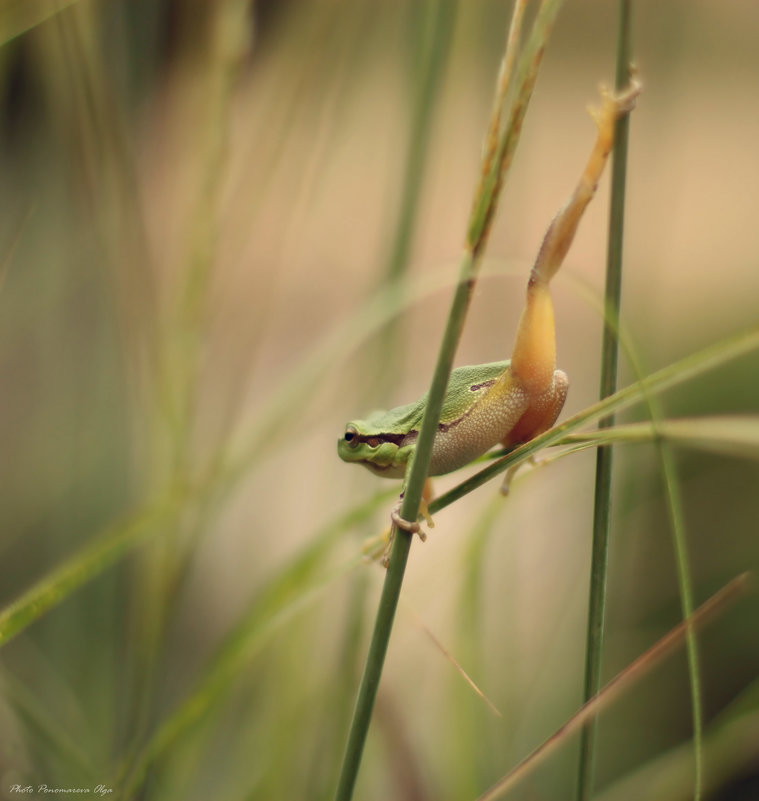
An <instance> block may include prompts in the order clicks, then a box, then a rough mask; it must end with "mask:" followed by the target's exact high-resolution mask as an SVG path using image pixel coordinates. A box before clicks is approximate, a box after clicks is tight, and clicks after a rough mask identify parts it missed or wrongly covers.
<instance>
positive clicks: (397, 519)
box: [390, 501, 429, 542]
mask: <svg viewBox="0 0 759 801" xmlns="http://www.w3.org/2000/svg"><path fill="white" fill-rule="evenodd" d="M390 519H391V520H392V521H393V523H395V525H396V526H397V527H398V528H402V529H403V530H404V531H408V533H409V534H411V535H412V536H413V535H414V534H416V535H417V536H418V537H419V539H420V540H421V541H422V542H426V541H427V532H426V531H425V530H424V529H423V528H422V527H421V526H420V525H419V523H418V522H417V521H416V520H414V522H413V523H412V522H411V521H410V520H405V519H404V518H402V517H401V502H400V501H399V502H398V504H397V505H396V506H395V508H394V509H393V511H392V512H391V513H390ZM427 521H428V522H429V517H427Z"/></svg>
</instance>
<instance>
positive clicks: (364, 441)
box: [337, 420, 407, 478]
mask: <svg viewBox="0 0 759 801" xmlns="http://www.w3.org/2000/svg"><path fill="white" fill-rule="evenodd" d="M403 439H404V435H402V434H387V433H378V432H377V430H376V429H374V427H372V426H369V425H368V424H367V422H366V421H365V420H354V421H352V422H350V423H348V425H346V426H345V433H344V434H343V436H342V437H340V439H339V440H338V441H337V455H338V456H339V457H340V458H341V459H342V460H343V461H344V462H355V463H357V464H362V465H364V467H366V468H367V469H368V470H371V471H372V473H375V474H376V475H378V476H384V477H385V478H403V476H404V474H405V472H406V458H407V455H406V454H405V453H404V452H405V451H406V449H403V448H402V447H401V445H402V440H403ZM404 456H405V458H403V457H404Z"/></svg>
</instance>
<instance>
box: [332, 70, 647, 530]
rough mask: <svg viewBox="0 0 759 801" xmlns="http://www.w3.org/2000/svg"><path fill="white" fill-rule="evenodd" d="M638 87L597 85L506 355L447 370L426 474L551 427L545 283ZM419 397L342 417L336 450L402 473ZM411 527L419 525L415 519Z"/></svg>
mask: <svg viewBox="0 0 759 801" xmlns="http://www.w3.org/2000/svg"><path fill="white" fill-rule="evenodd" d="M639 93H640V84H639V83H638V82H637V80H635V79H634V78H633V79H632V80H631V82H630V85H629V87H628V88H627V89H626V90H624V91H622V92H620V93H618V94H612V93H611V92H609V91H606V90H603V89H602V90H601V96H602V103H601V107H600V109H596V110H594V109H591V116H592V117H593V119H594V121H595V123H596V126H597V129H598V131H597V138H596V141H595V144H594V146H593V150H592V151H591V155H590V158H589V159H588V162H587V164H586V167H585V170H584V171H583V173H582V176H581V178H580V181H579V183H578V185H577V187H576V188H575V190H574V192H573V194H572V196H571V197H570V199H569V201H568V202H567V203H566V205H565V206H564V207H563V208H562V209H561V210H560V211H559V213H558V214H557V215H556V217H555V218H554V219H553V221H552V222H551V224H550V226H549V227H548V231H547V232H546V235H545V237H544V239H543V244H542V245H541V247H540V251H539V253H538V256H537V259H536V261H535V264H534V265H533V267H532V270H531V271H530V277H529V281H528V284H527V298H526V303H525V307H524V310H523V312H522V316H521V318H520V320H519V324H518V325H517V331H516V338H515V342H514V347H513V350H512V353H511V359H509V360H506V361H500V362H491V363H488V364H478V365H473V366H467V367H458V368H457V369H455V370H453V372H452V373H451V376H450V380H449V383H448V388H447V391H446V394H445V399H444V402H443V409H442V413H441V416H440V422H439V423H438V431H437V435H436V437H435V443H434V447H433V451H432V459H431V462H430V468H429V475H430V476H437V475H443V474H445V473H449V472H451V471H453V470H456V469H458V468H459V467H463V466H464V465H466V464H468V463H469V462H471V461H472V460H473V459H475V458H477V457H478V456H481V455H482V454H484V453H486V452H487V451H488V450H490V449H491V448H492V447H494V446H496V445H498V444H499V443H500V444H502V445H505V446H507V447H510V446H514V445H517V444H520V443H523V442H527V441H528V440H530V439H532V438H533V437H535V436H537V435H538V434H541V433H542V432H544V431H546V430H547V429H548V428H550V427H551V426H552V425H553V424H554V422H555V420H556V418H557V417H558V416H559V413H560V412H561V409H562V407H563V406H564V400H565V398H566V396H567V389H568V388H569V380H568V378H567V375H566V373H564V372H562V371H561V370H557V369H556V336H555V330H554V313H553V304H552V301H551V295H550V293H549V289H548V284H549V282H550V280H551V278H553V276H554V275H555V273H556V272H557V270H558V269H559V267H560V266H561V263H562V261H563V260H564V257H565V256H566V253H567V251H568V250H569V246H570V245H571V243H572V240H573V238H574V235H575V232H576V230H577V227H578V225H579V222H580V218H581V217H582V214H583V211H584V210H585V207H586V206H587V205H588V203H589V202H590V200H591V199H592V197H593V195H594V193H595V190H596V186H597V184H598V180H599V179H600V177H601V173H602V172H603V168H604V165H605V164H606V161H607V158H608V156H609V153H610V151H611V148H612V144H613V141H614V124H615V122H616V120H617V119H618V118H619V117H620V116H622V115H623V114H627V113H628V112H630V111H631V110H632V109H633V107H634V105H635V100H636V98H637V96H638V94H639ZM425 405H426V395H425V396H423V397H422V398H420V399H419V400H418V401H416V403H409V404H407V405H405V406H399V407H397V408H395V409H391V410H390V411H386V412H376V413H374V414H371V415H369V416H368V417H367V418H366V419H364V420H353V421H352V422H350V423H348V424H347V426H346V427H345V433H344V434H343V436H342V437H341V438H340V439H339V440H338V443H337V452H338V454H339V456H340V458H341V459H343V460H344V461H346V462H355V463H357V464H362V465H364V466H365V467H367V468H368V469H369V470H371V471H372V472H373V473H375V474H376V475H378V476H384V477H386V478H403V477H404V475H405V473H406V467H407V464H408V461H409V457H410V456H411V454H412V453H413V451H414V448H415V447H416V440H417V437H418V434H419V428H420V425H421V422H422V416H423V414H424V410H425ZM394 519H395V518H394ZM396 522H399V521H397V520H396ZM409 525H414V524H409ZM417 526H418V524H417ZM410 530H415V531H418V527H417V528H414V529H410Z"/></svg>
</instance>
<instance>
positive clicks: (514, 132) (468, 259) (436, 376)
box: [335, 0, 562, 801]
mask: <svg viewBox="0 0 759 801" xmlns="http://www.w3.org/2000/svg"><path fill="white" fill-rule="evenodd" d="M561 3H562V0H543V2H542V4H541V6H540V8H539V9H538V12H537V14H536V17H535V22H534V25H533V29H532V31H531V34H530V37H529V39H528V40H527V42H526V44H525V46H524V50H523V52H522V55H521V57H520V59H519V63H518V68H517V70H516V74H515V76H512V75H511V74H509V66H508V65H509V63H510V62H513V61H514V59H513V56H512V53H513V50H512V48H513V47H514V39H515V37H514V35H513V33H512V31H513V30H514V27H515V25H516V26H517V28H518V26H519V25H520V24H521V22H520V21H521V16H520V17H519V18H518V20H517V22H516V23H514V24H512V26H511V28H510V33H509V38H508V42H509V44H508V45H507V48H506V54H505V56H504V64H505V65H506V66H504V67H503V68H502V70H501V75H500V77H499V80H498V86H497V89H496V98H495V101H494V107H493V112H492V115H493V117H492V118H491V126H490V130H491V131H492V129H493V122H492V119H495V120H496V122H495V125H496V126H497V127H496V130H499V131H500V130H502V133H501V134H500V138H499V140H498V146H497V147H496V151H495V157H493V154H492V153H488V152H487V150H486V154H485V157H484V160H483V166H482V179H481V181H480V184H479V187H478V189H477V192H476V193H475V198H474V203H473V205H472V212H471V217H470V220H469V225H468V226H467V231H468V233H467V240H466V247H465V249H464V253H463V255H462V258H461V261H460V265H459V279H458V284H457V286H456V291H455V294H454V297H453V301H452V304H451V309H450V312H449V315H448V321H447V324H446V328H445V332H444V334H443V339H442V342H441V344H440V350H439V353H438V359H437V363H436V365H435V371H434V373H433V377H432V383H431V385H430V390H429V393H428V400H427V407H426V410H425V414H424V418H423V420H422V424H421V429H420V432H419V438H418V439H417V444H416V448H415V451H414V456H413V458H412V459H411V461H410V463H409V467H408V470H407V473H406V486H405V492H404V495H403V501H402V504H401V509H400V515H401V517H402V518H403V519H404V520H416V519H417V517H418V515H419V506H420V503H421V500H422V490H423V487H424V482H425V480H426V478H427V472H428V469H429V462H430V457H431V455H432V445H433V442H434V439H435V434H436V432H437V425H438V421H439V420H440V412H441V409H442V405H443V396H444V394H445V390H446V387H447V385H448V378H449V376H450V373H451V369H452V366H453V359H454V356H455V354H456V349H457V346H458V342H459V339H460V337H461V332H462V331H463V327H464V321H465V319H466V313H467V309H468V308H469V302H470V299H471V297H472V293H473V291H474V286H475V281H476V275H477V267H478V264H479V258H478V257H479V256H480V255H481V254H482V252H483V250H484V247H485V243H486V241H487V237H488V233H489V230H490V223H491V222H492V219H493V217H494V215H495V211H496V207H497V202H498V196H499V193H500V189H501V186H502V184H503V180H504V176H505V173H506V171H507V169H508V166H509V165H510V163H511V159H512V157H513V154H514V151H515V150H516V145H517V142H518V139H519V133H520V131H521V128H522V122H523V120H524V115H525V113H526V111H527V105H528V103H529V100H530V97H531V95H532V90H533V88H534V85H535V81H536V79H537V71H538V67H539V65H540V61H541V59H542V55H543V52H544V49H545V44H546V42H547V40H548V37H549V35H550V31H551V29H552V27H553V22H554V20H555V18H556V15H557V13H558V10H559V8H560V6H561ZM521 8H522V6H521V4H517V9H521ZM516 13H520V12H519V11H517V12H516ZM504 76H505V77H504ZM512 80H513V81H514V83H515V91H514V95H513V100H512V102H511V106H510V108H509V109H508V113H507V114H504V111H505V109H506V102H507V101H506V98H507V95H508V92H507V91H505V90H504V86H505V87H508V86H509V85H510V84H511V82H512ZM504 118H505V119H506V123H505V126H504V127H503V128H502V126H501V120H503V119H504ZM393 528H394V529H395V526H394V527H393ZM410 548H411V535H410V534H408V533H407V532H405V531H401V530H397V531H395V539H394V542H393V549H392V552H391V554H390V564H389V566H388V569H387V574H386V576H385V583H384V585H383V589H382V595H381V597H380V602H379V608H378V611H377V617H376V620H375V625H374V630H373V633H372V639H371V642H370V645H369V653H368V654H367V658H366V663H365V666H364V673H363V675H362V677H361V683H360V686H359V692H358V698H357V700H356V706H355V709H354V713H353V719H352V722H351V727H350V731H349V733H348V742H347V745H346V750H345V754H344V757H343V763H342V768H341V771H340V778H339V780H338V787H337V793H336V796H335V798H336V801H350V799H351V798H352V797H353V789H354V786H355V782H356V777H357V775H358V769H359V765H360V761H361V756H362V753H363V749H364V744H365V742H366V736H367V733H368V729H369V722H370V720H371V715H372V710H373V707H374V701H375V699H376V696H377V690H378V688H379V681H380V677H381V675H382V668H383V665H384V661H385V656H386V654H387V648H388V643H389V640H390V632H391V630H392V626H393V620H394V618H395V610H396V608H397V606H398V599H399V597H400V591H401V586H402V584H403V575H404V573H405V570H406V563H407V561H408V555H409V550H410Z"/></svg>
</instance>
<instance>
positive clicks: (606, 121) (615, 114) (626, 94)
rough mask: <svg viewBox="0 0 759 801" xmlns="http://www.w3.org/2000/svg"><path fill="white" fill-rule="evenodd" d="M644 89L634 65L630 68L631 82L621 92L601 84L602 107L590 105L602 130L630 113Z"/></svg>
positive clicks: (591, 112)
mask: <svg viewBox="0 0 759 801" xmlns="http://www.w3.org/2000/svg"><path fill="white" fill-rule="evenodd" d="M642 90H643V85H642V84H641V82H640V80H639V79H638V72H637V70H636V69H635V68H634V67H631V68H630V83H629V84H628V85H627V87H626V88H624V89H622V90H620V91H619V92H614V91H612V90H611V89H609V88H608V87H606V86H601V87H600V91H601V108H595V107H590V108H589V109H588V111H589V112H590V116H591V117H592V118H593V120H594V122H595V123H596V125H597V126H598V128H599V129H600V130H602V131H603V130H605V129H606V128H607V127H608V126H610V125H612V124H613V123H614V122H616V120H618V119H619V118H620V117H624V115H625V114H629V113H630V112H631V111H632V110H633V109H634V108H635V104H636V102H637V100H638V95H640V93H641V91H642Z"/></svg>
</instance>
